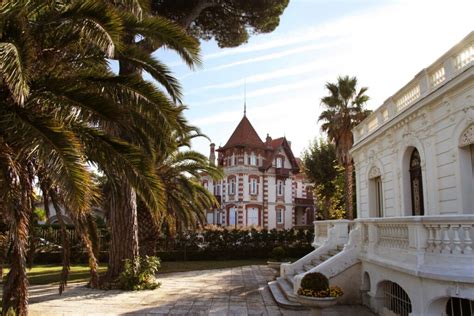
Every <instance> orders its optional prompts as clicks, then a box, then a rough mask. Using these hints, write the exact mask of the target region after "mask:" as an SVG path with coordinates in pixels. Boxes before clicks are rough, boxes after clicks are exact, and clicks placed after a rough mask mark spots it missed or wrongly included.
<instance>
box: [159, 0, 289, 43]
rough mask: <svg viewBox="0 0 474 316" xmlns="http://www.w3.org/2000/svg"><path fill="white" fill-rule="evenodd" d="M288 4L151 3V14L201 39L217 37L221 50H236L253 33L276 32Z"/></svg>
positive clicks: (276, 0)
mask: <svg viewBox="0 0 474 316" xmlns="http://www.w3.org/2000/svg"><path fill="white" fill-rule="evenodd" d="M288 3H289V0H253V1H248V0H152V11H153V13H154V14H157V15H162V16H164V17H167V18H169V19H170V20H172V21H175V22H177V23H178V24H179V25H181V26H182V27H184V28H185V29H187V30H188V32H189V33H190V34H192V35H194V36H196V37H198V38H200V39H203V40H209V39H211V38H214V39H215V40H216V41H217V44H218V45H219V47H235V46H239V45H241V44H243V43H246V42H247V40H248V38H249V37H250V34H258V33H269V32H272V31H273V30H275V28H276V27H277V26H278V24H279V23H280V15H281V14H282V13H283V11H284V10H285V8H286V7H287V6H288Z"/></svg>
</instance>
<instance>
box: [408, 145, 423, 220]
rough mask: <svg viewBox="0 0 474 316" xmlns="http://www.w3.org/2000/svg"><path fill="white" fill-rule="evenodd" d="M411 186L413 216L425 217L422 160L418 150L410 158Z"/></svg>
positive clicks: (414, 150)
mask: <svg viewBox="0 0 474 316" xmlns="http://www.w3.org/2000/svg"><path fill="white" fill-rule="evenodd" d="M410 186H411V205H412V214H413V216H420V215H424V213H425V211H424V206H423V179H422V172H421V159H420V154H419V153H418V150H416V148H415V149H413V152H412V154H411V157H410Z"/></svg>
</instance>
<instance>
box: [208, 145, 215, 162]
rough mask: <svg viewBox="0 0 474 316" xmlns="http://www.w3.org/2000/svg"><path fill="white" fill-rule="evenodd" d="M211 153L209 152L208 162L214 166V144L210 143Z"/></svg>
mask: <svg viewBox="0 0 474 316" xmlns="http://www.w3.org/2000/svg"><path fill="white" fill-rule="evenodd" d="M210 146H211V153H210V154H209V162H210V163H211V165H213V166H215V165H216V150H215V148H216V144H214V143H211V145H210Z"/></svg>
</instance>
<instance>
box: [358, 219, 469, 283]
mask: <svg viewBox="0 0 474 316" xmlns="http://www.w3.org/2000/svg"><path fill="white" fill-rule="evenodd" d="M355 222H356V225H358V226H359V227H360V230H361V237H360V246H361V247H360V249H361V257H363V258H370V260H372V261H380V262H384V264H387V263H390V262H391V263H392V265H393V266H394V267H403V269H405V270H413V271H417V272H416V273H421V272H423V271H424V272H426V271H429V272H430V273H431V274H436V273H437V272H436V273H435V272H433V271H438V270H440V269H445V267H447V266H449V267H451V268H452V269H453V270H456V269H457V270H458V271H459V270H462V271H464V270H466V271H470V272H467V273H468V274H467V275H466V277H470V278H473V279H474V269H472V266H474V252H473V247H474V245H473V239H474V215H440V216H413V217H390V218H367V219H357V220H355ZM443 267H444V268H443ZM420 271H421V272H420ZM440 271H441V270H440Z"/></svg>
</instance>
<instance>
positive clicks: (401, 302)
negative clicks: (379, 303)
mask: <svg viewBox="0 0 474 316" xmlns="http://www.w3.org/2000/svg"><path fill="white" fill-rule="evenodd" d="M382 284H383V306H384V307H385V308H387V309H388V310H390V311H392V312H394V313H395V315H400V316H408V315H410V313H411V312H412V307H411V300H410V298H409V297H408V294H407V293H406V292H405V290H403V289H402V287H401V286H400V285H398V284H397V283H394V282H391V281H384V282H383V283H382Z"/></svg>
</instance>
